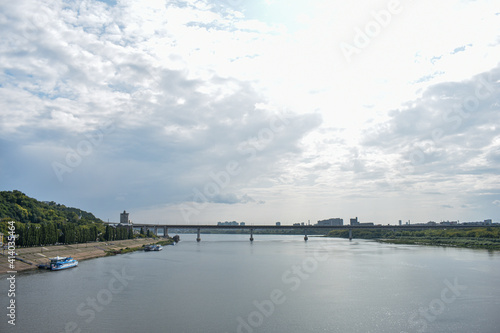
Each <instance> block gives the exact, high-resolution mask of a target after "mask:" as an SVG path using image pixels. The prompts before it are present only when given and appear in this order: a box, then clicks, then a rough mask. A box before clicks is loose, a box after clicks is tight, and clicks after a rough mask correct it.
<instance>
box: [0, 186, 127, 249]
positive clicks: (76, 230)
mask: <svg viewBox="0 0 500 333" xmlns="http://www.w3.org/2000/svg"><path fill="white" fill-rule="evenodd" d="M9 221H15V222H16V223H15V233H16V234H17V238H16V245H17V246H39V245H51V244H57V243H60V244H73V243H84V242H93V241H96V240H105V241H109V240H119V239H128V238H133V237H134V235H133V232H132V229H131V228H126V227H116V228H115V227H111V226H109V225H105V223H103V221H102V220H101V219H98V218H96V217H95V216H94V215H93V214H92V213H89V212H86V211H83V210H81V209H78V208H72V207H66V206H64V205H61V204H57V203H55V202H53V201H51V202H41V201H38V200H36V199H33V198H30V197H28V196H27V195H26V194H24V193H22V192H20V191H16V190H14V191H2V192H0V233H3V234H4V235H5V236H7V235H8V230H9V229H8V222H9Z"/></svg>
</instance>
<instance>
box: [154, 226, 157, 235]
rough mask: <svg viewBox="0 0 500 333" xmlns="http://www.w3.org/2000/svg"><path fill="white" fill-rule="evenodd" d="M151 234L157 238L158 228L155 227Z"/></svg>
mask: <svg viewBox="0 0 500 333" xmlns="http://www.w3.org/2000/svg"><path fill="white" fill-rule="evenodd" d="M153 232H154V233H155V236H158V227H157V226H155V229H154V231H153Z"/></svg>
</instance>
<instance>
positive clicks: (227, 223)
mask: <svg viewBox="0 0 500 333" xmlns="http://www.w3.org/2000/svg"><path fill="white" fill-rule="evenodd" d="M217 225H240V226H244V225H245V222H241V223H238V222H236V221H232V222H227V221H226V222H217Z"/></svg>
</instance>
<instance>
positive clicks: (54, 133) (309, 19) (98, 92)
mask: <svg viewBox="0 0 500 333" xmlns="http://www.w3.org/2000/svg"><path fill="white" fill-rule="evenodd" d="M0 29H1V31H2V34H1V38H0V67H1V71H0V107H1V112H0V149H1V150H0V151H1V153H0V190H9V191H11V190H20V191H22V192H24V193H25V194H26V195H28V196H30V197H34V198H36V199H38V200H41V201H56V202H58V203H61V204H65V205H67V206H73V207H78V208H81V209H83V210H86V211H89V212H92V213H94V214H95V215H96V216H97V217H99V218H101V219H102V220H104V221H107V220H108V219H109V220H110V221H119V214H120V213H121V212H123V211H124V210H126V211H127V212H129V213H130V219H131V220H132V221H134V222H136V223H160V224H182V223H185V224H190V223H191V224H205V223H207V224H208V223H216V222H217V221H233V220H234V221H244V222H246V223H247V224H252V223H253V224H274V223H275V222H276V221H280V222H282V223H283V224H292V223H298V222H306V223H307V221H308V220H310V221H311V223H312V224H314V223H316V222H317V221H318V220H323V219H328V218H333V217H341V218H343V219H344V220H346V219H348V218H351V217H352V218H354V217H356V216H357V217H358V218H359V220H360V221H362V222H374V223H380V224H397V223H398V221H399V220H402V221H403V223H404V222H406V221H408V220H411V221H412V222H413V221H415V222H427V221H436V222H439V221H442V220H450V221H451V220H460V221H483V220H485V219H492V220H493V221H494V222H500V130H499V125H500V62H499V59H500V2H498V1H494V0H478V1H464V0H444V1H439V2H435V1H430V0H423V1H392V0H391V1H368V0H363V1H356V2H352V3H351V2H345V1H319V0H312V1H285V0H252V1H250V0H185V1H184V0H175V1H162V0H148V1H142V0H141V1H140V0H130V1H121V0H116V1H114V0H107V1H97V0H82V1H71V0H70V1H64V2H63V1H60V0H47V1H35V0H26V1H4V2H2V3H0Z"/></svg>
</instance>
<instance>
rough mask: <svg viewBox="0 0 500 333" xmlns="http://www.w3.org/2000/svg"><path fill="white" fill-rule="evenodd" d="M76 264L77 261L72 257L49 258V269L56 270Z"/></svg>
mask: <svg viewBox="0 0 500 333" xmlns="http://www.w3.org/2000/svg"><path fill="white" fill-rule="evenodd" d="M76 266H78V261H77V260H75V259H73V258H72V257H59V256H57V257H54V258H50V270H52V271H58V270H61V269H66V268H71V267H76Z"/></svg>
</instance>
